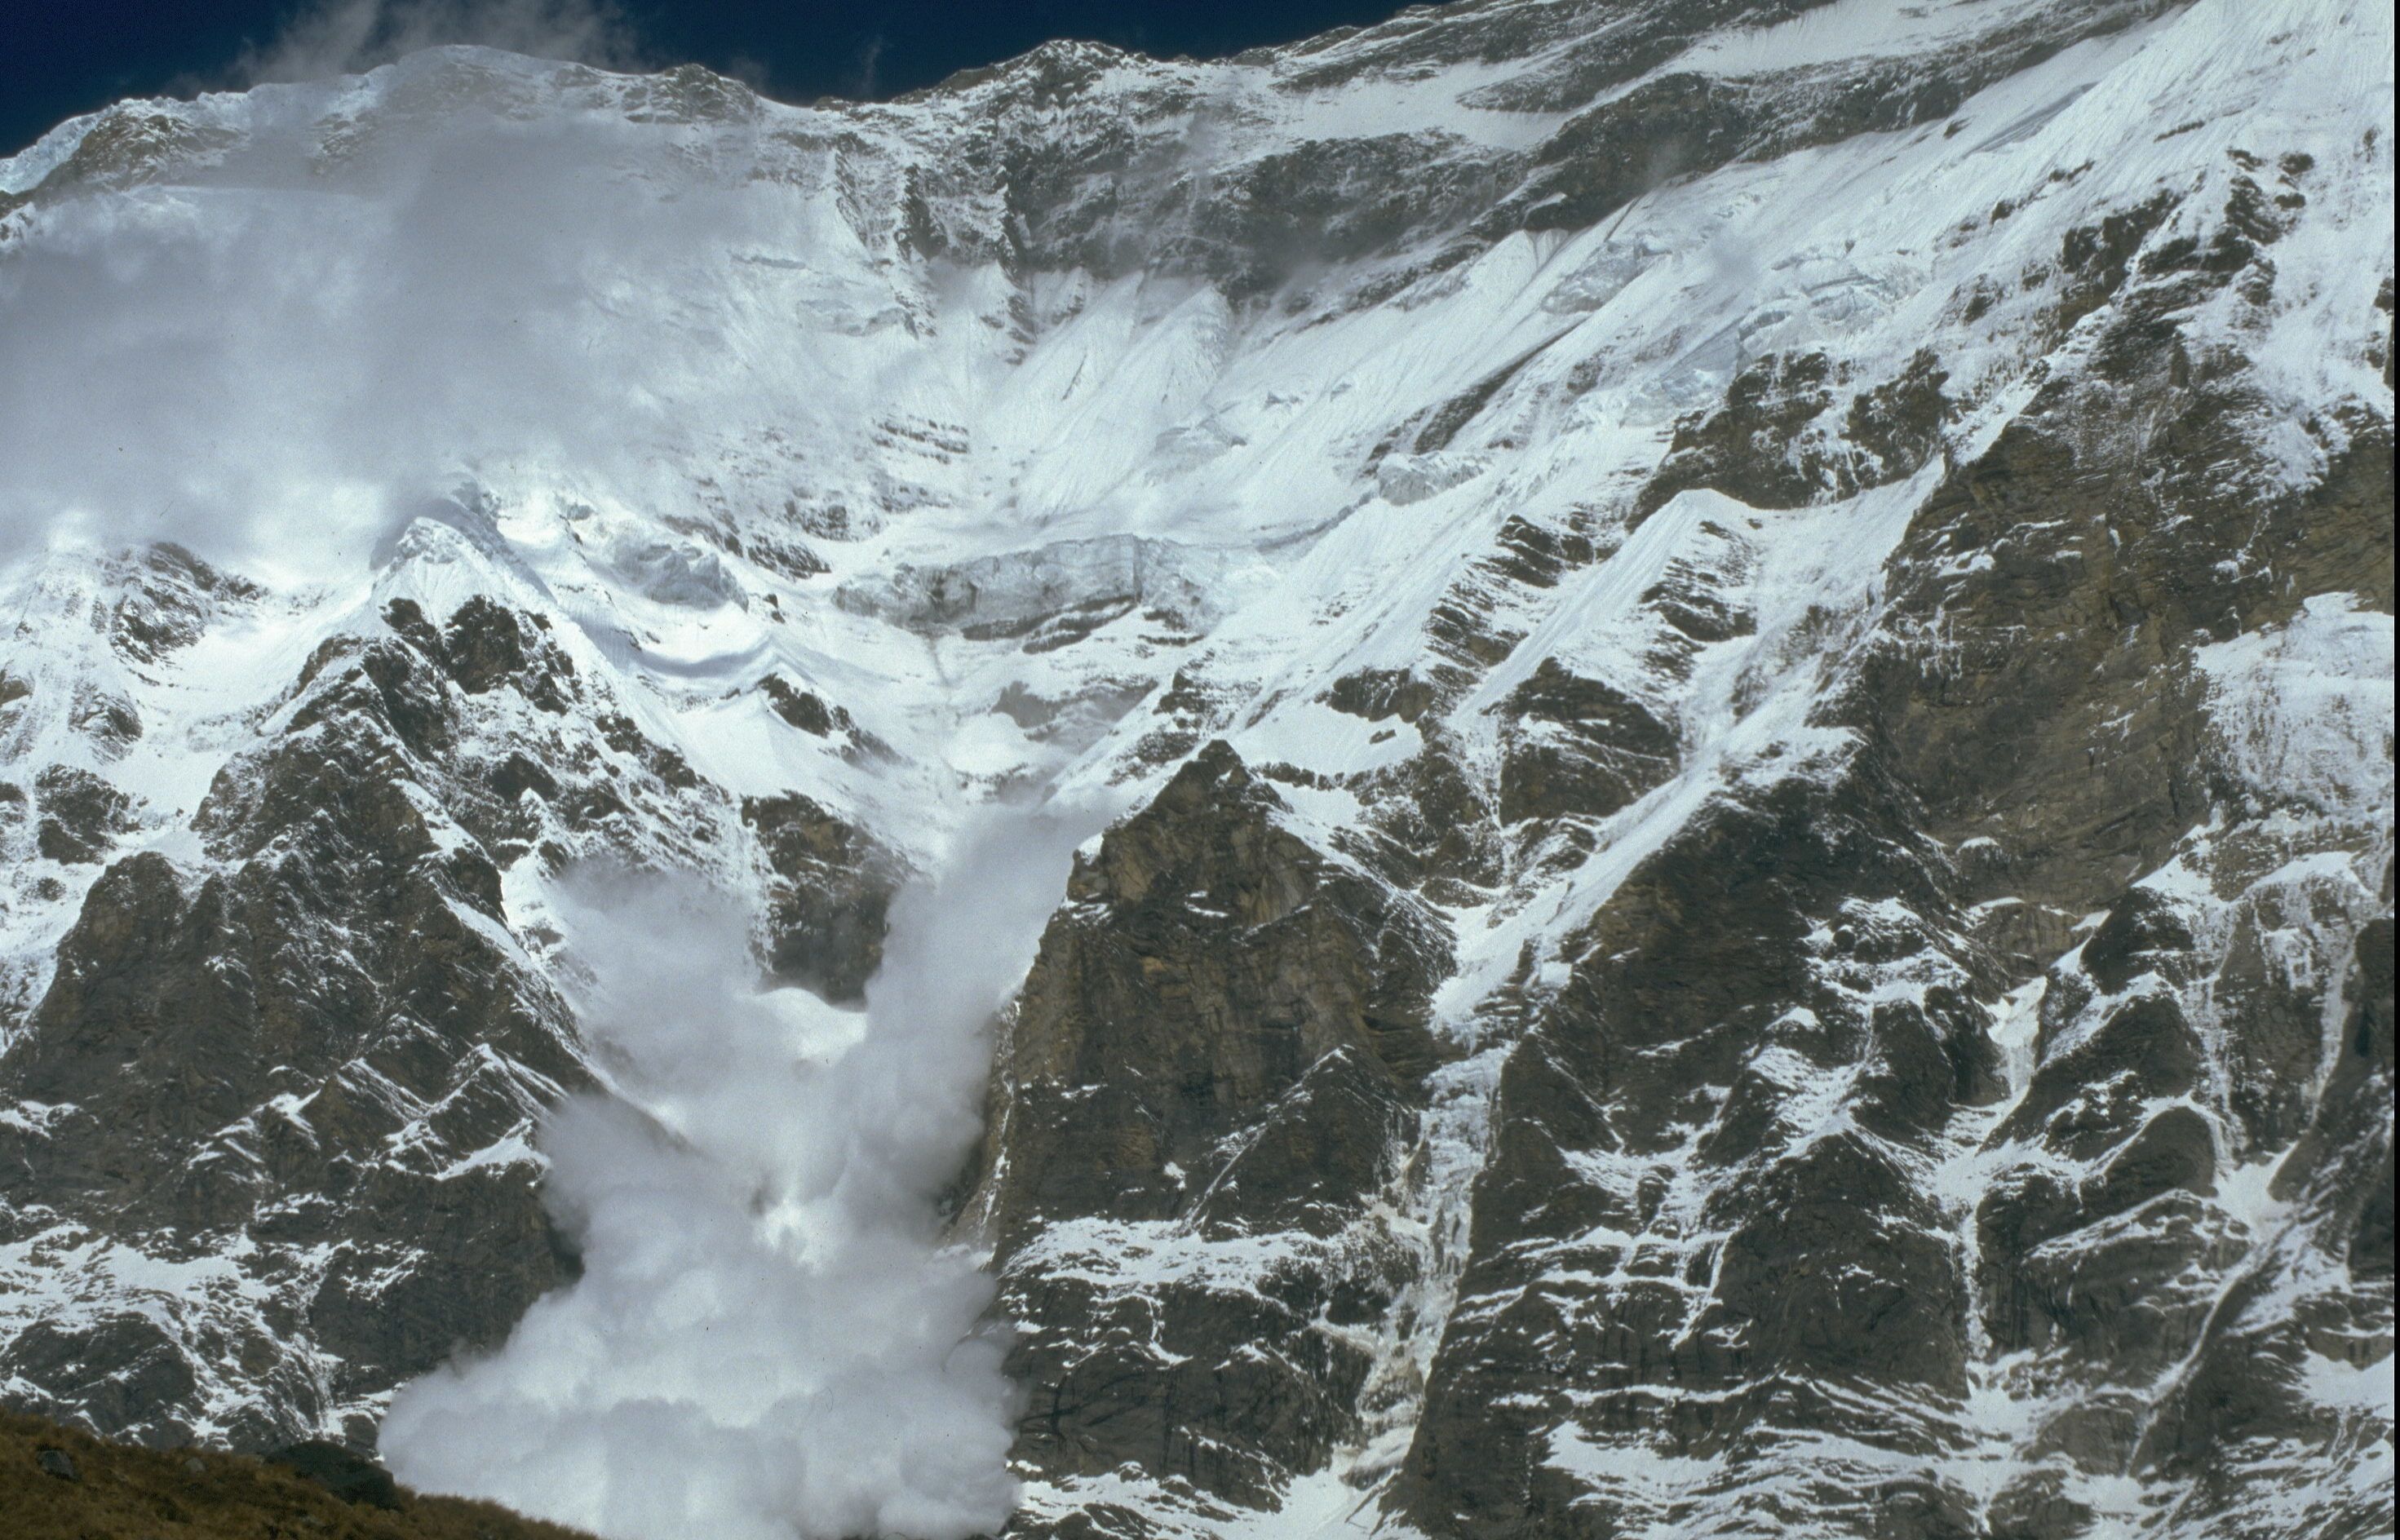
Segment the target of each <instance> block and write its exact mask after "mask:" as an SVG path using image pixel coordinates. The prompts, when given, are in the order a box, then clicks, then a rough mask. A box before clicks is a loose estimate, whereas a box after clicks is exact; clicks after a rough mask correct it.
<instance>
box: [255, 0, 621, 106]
mask: <svg viewBox="0 0 2400 1540" xmlns="http://www.w3.org/2000/svg"><path fill="white" fill-rule="evenodd" d="M445 43H471V44H476V45H479V46H481V47H484V48H505V49H507V50H508V51H509V52H511V53H522V54H526V55H530V56H531V57H533V58H536V59H564V60H570V61H574V62H576V63H580V64H597V65H599V66H601V67H602V68H604V69H632V68H635V67H637V66H638V65H639V64H640V63H641V49H640V48H639V46H638V45H637V43H636V42H635V40H634V30H633V26H632V24H631V23H630V22H629V21H628V20H626V18H625V15H624V13H623V12H622V11H620V10H619V9H618V8H617V7H614V6H612V5H608V4H607V3H606V0H325V3H322V4H320V5H317V6H315V7H310V8H308V9H307V10H304V11H302V12H300V14H298V15H297V16H295V17H293V19H292V20H291V22H290V23H289V24H288V25H286V26H285V27H284V29H283V30H282V31H281V32H280V33H279V34H276V35H275V37H274V38H273V40H272V41H270V42H268V43H267V44H266V46H265V47H263V48H244V49H243V50H242V55H241V58H240V59H239V61H237V62H236V64H235V66H234V74H235V76H236V78H237V79H238V80H239V83H240V84H241V85H243V86H255V85H258V84H260V83H262V82H266V81H278V80H322V79H325V78H326V77H327V76H329V75H348V74H354V73H357V72H360V71H364V70H371V69H373V68H375V66H376V65H377V64H388V63H389V62H391V61H393V60H395V59H398V58H400V57H402V55H404V54H410V53H414V52H416V50H417V49H419V48H436V47H439V46H441V45H443V44H445Z"/></svg>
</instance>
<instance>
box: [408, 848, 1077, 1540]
mask: <svg viewBox="0 0 2400 1540" xmlns="http://www.w3.org/2000/svg"><path fill="white" fill-rule="evenodd" d="M1098 823H1099V820H1098V817H1096V816H1094V817H1077V816H1071V815H1067V814H1062V813H1060V812H1058V811H1056V810H1055V809H1054V810H1043V811H1027V810H1014V811H999V812H994V813H991V814H989V815H988V816H987V817H986V818H985V819H984V821H983V822H982V823H981V824H980V825H977V826H976V827H975V828H973V829H972V830H970V831H969V832H968V833H967V834H966V835H964V836H962V837H961V838H960V839H959V840H958V842H957V844H956V846H955V848H954V851H953V853H952V855H951V857H950V859H949V860H948V861H947V862H946V863H945V865H944V866H943V868H942V870H941V872H940V874H939V875H938V876H937V877H936V878H935V879H932V880H930V881H923V882H920V883H917V884H914V885H912V886H911V887H910V888H909V889H907V890H906V891H905V892H904V893H902V894H901V896H900V897H899V898H898V899H897V900H896V901H895V903H894V905H893V916H892V930H891V934H890V937H889V941H888V944H887V947H886V949H885V953H884V961H883V967H882V970H881V972H880V973H879V974H877V976H876V977H875V979H874V980H873V981H872V982H871V983H870V984H869V985H868V988H867V999H866V1011H865V1012H864V1013H863V1014H861V1013H856V1012H847V1011H841V1010H838V1009H836V1008H834V1007H831V1006H828V1005H825V1004H824V1003H823V1002H819V1001H817V1000H816V999H815V998H814V997H813V996H810V995H806V994H804V993H802V992H801V991H798V990H783V991H774V992H766V993H761V992H755V991H753V990H752V989H751V988H749V981H750V980H752V979H754V978H755V977H756V975H757V970H756V967H755V965H754V964H753V963H752V962H751V961H750V959H749V957H748V955H747V953H746V951H745V949H744V943H743V937H744V931H745V927H744V923H743V918H742V916H741V915H739V914H738V913H736V912H734V911H732V910H731V909H730V908H728V907H726V906H724V905H723V904H722V903H721V902H718V901H716V900H713V899H711V898H710V897H708V896H707V895H705V894H702V893H698V892H695V891H694V890H693V889H691V888H689V887H688V886H684V885H680V884H677V883H675V882H672V881H669V880H666V879H657V878H630V877H624V876H610V877H599V878H594V877H588V876H587V877H586V878H584V879H581V880H580V881H579V882H577V883H575V884H573V885H572V886H571V889H570V892H569V893H568V894H567V895H566V899H567V901H566V904H565V906H564V910H565V919H566V923H567V924H568V926H569V927H570V934H571V940H570V942H569V946H570V947H571V948H572V949H573V952H574V953H575V955H576V956H577V957H578V958H579V959H580V964H581V966H582V967H583V968H584V969H585V970H587V971H588V974H589V980H588V993H587V996H586V1002H585V1012H584V1017H585V1024H586V1030H587V1031H588V1032H589V1034H590V1036H591V1039H592V1041H593V1047H594V1050H595V1052H596V1054H597V1055H598V1056H599V1057H600V1059H601V1062H602V1065H603V1070H604V1073H606V1074H607V1076H608V1077H609V1078H610V1079H611V1081H612V1083H613V1089H614V1090H615V1092H616V1094H615V1095H614V1096H613V1097H587V1098H583V1099H580V1100H578V1101H575V1102H573V1103H570V1104H569V1105H568V1106H567V1107H566V1108H565V1109H564V1110H563V1111H560V1113H559V1114H558V1115H557V1116H556V1117H555V1118H554V1119H553V1120H552V1124H551V1125H550V1127H549V1128H548V1130H547V1131H546V1133H545V1135H544V1137H543V1141H542V1142H543V1146H544V1149H545V1151H546V1152H547V1153H548V1154H549V1156H550V1158H551V1161H552V1172H551V1178H550V1186H549V1194H550V1201H551V1203H552V1208H553V1211H554V1212H555V1214H556V1215H557V1217H558V1219H559V1220H560V1222H561V1224H562V1225H563V1227H564V1228H565V1229H566V1231H567V1233H569V1234H570V1235H571V1236H573V1237H574V1238H575V1239H576V1240H577V1241H578V1243H579V1245H580V1249H581V1253H582V1258H583V1267H584V1271H583V1273H582V1275H581V1276H580V1278H578V1279H577V1280H576V1281H575V1282H574V1283H572V1284H570V1285H568V1286H567V1287H566V1288H562V1289H559V1290H558V1291H556V1292H554V1293H552V1294H551V1295H550V1296H548V1297H547V1298H545V1299H543V1300H542V1301H540V1302H539V1303H537V1304H536V1305H535V1306H534V1307H533V1309H532V1310H531V1311H530V1312H528V1313H527V1315H526V1316H525V1320H524V1321H523V1322H522V1323H521V1324H520V1325H519V1326H518V1328H517V1329H516V1331H515V1332H514V1333H513V1334H512V1335H511V1337H510V1338H509V1340H508V1342H507V1343H506V1344H505V1345H504V1346H502V1347H501V1348H500V1349H499V1350H498V1352H497V1353H495V1354H493V1355H491V1356H488V1357H484V1358H480V1359H472V1360H469V1361H466V1362H462V1363H460V1364H457V1365H456V1366H454V1367H452V1368H448V1369H445V1370H441V1371H438V1372H436V1373H434V1374H432V1375H430V1376H429V1377H427V1378H426V1379H423V1380H420V1381H418V1382H416V1383H414V1384H412V1385H409V1386H407V1387H406V1388H404V1389H403V1390H402V1392H401V1393H400V1395H399V1396H398V1397H396V1398H395V1400H394V1401H393V1404H392V1408H391V1412H390V1416H389V1419H388V1420H387V1421H386V1423H385V1424H384V1428H383V1436H382V1441H383V1451H384V1453H385V1455H386V1456H387V1457H388V1458H389V1461H390V1462H391V1465H392V1467H393V1469H394V1470H395V1471H397V1472H398V1473H399V1474H400V1475H401V1477H402V1479H405V1480H408V1481H410V1482H413V1483H415V1484H416V1485H417V1486H420V1487H426V1488H431V1489H434V1490H439V1491H445V1492H462V1493H467V1494H470V1495H476V1496H486V1497H492V1498H497V1499H498V1500H500V1501H503V1502H506V1503H509V1504H511V1505H512V1506H517V1507H519V1508H522V1509H525V1510H526V1511H529V1512H532V1513H536V1514H539V1515H543V1516H545V1517H549V1518H552V1519H555V1520H561V1521H564V1522H568V1523H573V1524H580V1525H582V1526H584V1527H586V1528H589V1529H592V1530H593V1531H595V1532H597V1533H600V1534H602V1535H606V1536H609V1537H611V1540H685V1537H688V1536H691V1535H701V1534H704V1535H709V1536H713V1537H721V1540H745V1537H749V1536H757V1537H760V1540H765V1537H768V1536H773V1537H776V1540H791V1537H792V1536H794V1535H798V1536H800V1537H802V1540H840V1537H848V1536H857V1535H888V1536H908V1537H911V1540H958V1537H961V1536H964V1535H968V1534H972V1533H976V1532H978V1531H983V1532H989V1531H993V1530H997V1529H998V1528H999V1527H1000V1525H1001V1524H1002V1522H1003V1521H1004V1520H1006V1518H1007V1516H1008V1514H1009V1511H1010V1509H1011V1508H1012V1507H1013V1506H1015V1501H1016V1489H1015V1484H1014V1481H1013V1479H1011V1477H1010V1475H1009V1473H1008V1469H1007V1466H1006V1463H1005V1462H1006V1455H1007V1451H1008V1446H1009V1442H1010V1438H1011V1437H1012V1433H1013V1426H1014V1420H1015V1413H1016V1402H1015V1397H1014V1395H1013V1393H1012V1390H1011V1387H1010V1385H1009V1383H1008V1382H1007V1381H1006V1380H1005V1379H1004V1378H1003V1377H1002V1373H1001V1357H1002V1342H999V1341H997V1340H995V1338H994V1336H993V1335H992V1333H991V1332H990V1331H989V1330H988V1329H983V1328H979V1327H978V1325H977V1322H978V1321H979V1319H980V1318H981V1316H982V1314H983V1312H984V1310H985V1307H986V1306H987V1305H988V1304H989V1302H990V1298H991V1284H990V1281H989V1277H988V1276H987V1275H986V1274H983V1273H981V1272H980V1271H978V1269H977V1267H976V1261H975V1258H974V1257H973V1256H971V1255H969V1254H967V1253H966V1252H964V1251H963V1250H961V1249H960V1248H958V1247H949V1246H946V1245H945V1244H944V1243H943V1239H942V1235H941V1232H940V1217H939V1214H938V1212H937V1207H938V1203H939V1195H940V1193H941V1192H943V1190H944V1189H945V1188H946V1187H947V1186H948V1184H950V1183H951V1182H952V1181H953V1180H954V1179H956V1177H957V1175H958V1173H959V1171H960V1170H961V1167H962V1166H963V1165H964V1164H965V1162H966V1160H967V1159H968V1157H969V1155H970V1152H971V1151H972V1148H973V1145H974V1142H975V1138H976V1137H977V1134H978V1131H979V1125H980V1124H979V1120H980V1115H981V1108H982V1098H983V1092H984V1083H985V1078H986V1076H987V1074H988V1072H989V1036H988V1032H989V1025H990V1022H991V1020H992V1017H993V1016H994V1015H995V1014H996V1013H997V1012H998V1011H999V1010H1000V1009H1001V1007H1002V1005H1003V1004H1004V1002H1005V1001H1006V1000H1007V998H1008V996H1009V995H1010V994H1011V993H1012V992H1013V991H1014V989H1015V988H1016V985H1017V983H1018V982H1019V981H1020V980H1021V979H1022V978H1023V976H1024V974H1025V971H1026V969H1027V967H1028V966H1029V965H1030V962H1031V961H1032V956H1033V952H1034V948H1035V947H1036V944H1037V942H1038V940H1039V936H1040V931H1041V926H1042V923H1043V919H1044V918H1045V917H1046V916H1047V914H1048V913H1049V911H1050V909H1051V908H1052V906H1055V905H1056V903H1057V900H1058V895H1059V893H1060V892H1061V891H1062V889H1063V887H1064V884H1065V877H1066V869H1067V865H1068V863H1069V859H1070V852H1072V850H1073V848H1074V846H1075V844H1076V843H1077V842H1078V841H1079V840H1080V839H1081V838H1084V836H1085V835H1087V834H1089V833H1091V832H1092V831H1093V830H1094V829H1096V828H1097V827H1098Z"/></svg>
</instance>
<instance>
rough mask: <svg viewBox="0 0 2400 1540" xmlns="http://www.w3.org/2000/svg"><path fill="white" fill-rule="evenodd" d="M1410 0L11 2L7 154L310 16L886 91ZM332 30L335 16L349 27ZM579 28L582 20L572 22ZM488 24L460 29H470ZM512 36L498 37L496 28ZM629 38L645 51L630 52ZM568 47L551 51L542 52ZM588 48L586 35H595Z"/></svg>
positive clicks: (1261, 37)
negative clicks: (1049, 48)
mask: <svg viewBox="0 0 2400 1540" xmlns="http://www.w3.org/2000/svg"><path fill="white" fill-rule="evenodd" d="M1401 4H1402V0H885V3H883V4H869V3H864V0H680V3H676V0H613V3H610V0H306V3H304V0H149V3H141V0H0V155H7V154H11V153H13V152H15V151H16V150H18V149H20V148H22V147H23V146H24V145H26V144H28V143H32V142H33V141H34V139H35V138H37V137H38V136H39V135H40V134H41V133H42V132H43V130H45V129H48V128H49V127H50V126H51V125H53V124H55V123H57V122H58V121H59V120H61V118H65V117H69V116H73V115H75V114H76V113H80V112H89V111H90V110H91V109H93V108H95V107H100V106H102V105H105V104H106V103H108V102H113V101H116V100H117V99H118V98H120V97H125V96H138V95H155V94H157V93H160V92H170V91H171V92H177V93H181V94H189V93H190V92H191V91H192V90H194V89H202V88H210V87H223V86H229V85H239V84H244V83H247V82H246V80H245V71H254V70H255V69H256V67H257V63H258V61H260V60H262V59H273V58H275V57H277V56H278V54H279V44H280V45H282V50H283V52H284V53H285V54H286V55H288V54H289V52H290V43H291V39H292V38H293V35H294V34H295V31H296V32H299V33H303V34H305V33H307V31H308V29H309V26H310V23H311V22H312V20H313V21H314V22H315V23H316V24H317V30H318V32H319V33H320V34H321V33H322V32H324V31H327V30H328V28H327V26H326V23H328V22H335V23H338V22H339V21H341V20H350V21H352V22H353V23H363V22H366V21H372V22H374V23H375V25H376V26H377V27H379V28H380V29H381V30H380V32H378V33H377V34H375V35H377V36H378V37H386V38H388V37H389V36H391V35H394V34H397V33H398V32H399V31H400V30H401V29H402V28H405V29H407V33H408V35H410V36H412V37H416V38H422V37H424V36H425V35H427V34H429V33H431V34H439V35H437V37H436V40H463V41H477V42H484V41H492V42H502V43H505V42H507V41H508V40H509V36H510V35H511V34H510V33H509V28H510V27H511V25H515V26H518V27H519V28H520V31H519V32H518V33H516V34H513V35H517V36H523V35H525V34H524V33H523V31H522V26H523V24H524V23H525V20H526V19H527V18H535V19H539V18H541V17H545V16H547V17H552V18H559V17H565V18H566V19H567V20H569V21H570V22H572V23H574V24H576V25H580V26H581V27H583V28H584V30H585V31H586V32H587V34H588V32H589V31H590V28H591V21H592V19H593V12H594V10H595V7H596V9H597V10H598V11H599V12H600V13H601V14H602V16H603V19H604V20H605V22H606V25H605V26H604V28H603V29H602V31H603V33H604V35H605V39H606V42H607V46H608V48H609V49H610V50H611V51H612V52H613V54H614V57H615V58H616V59H618V60H619V61H634V62H640V63H645V64H672V63H681V62H685V61H699V62H701V63H703V64H706V65H709V66H711V67H712V68H716V69H720V70H726V71H728V72H729V73H733V74H738V75H742V76H743V77H744V78H745V79H748V80H750V81H751V82H752V83H753V84H755V85H757V86H758V87H760V88H761V89H764V90H766V91H767V92H768V93H769V94H770V95H772V96H778V97H782V98H784V99H786V100H806V99H807V98H810V97H812V96H818V95H823V94H828V93H832V94H840V95H846V96H858V95H873V96H889V95H892V94H893V93H895V92H898V91H904V90H908V89H912V88H915V87H919V86H926V85H931V84H932V83H934V81H936V80H939V79H941V78H942V77H943V76H944V75H948V74H949V73H950V72H952V71H953V70H959V69H964V68H966V67H968V66H970V65H974V64H986V63H990V62H992V61H996V60H1001V59H1006V58H1009V57H1011V56H1013V55H1015V54H1018V53H1022V52H1024V51H1025V50H1026V49H1027V48H1032V47H1033V46H1034V45H1036V44H1038V43H1042V42H1043V41H1046V40H1048V39H1050V38H1053V37H1089V38H1098V39H1101V40H1103V41H1106V42H1111V43H1116V44H1120V45H1122V46H1124V47H1126V48H1141V49H1143V50H1144V51H1146V52H1150V53H1156V54H1170V55H1171V54H1178V53H1184V54H1192V55H1194V56H1197V57H1207V56H1211V55H1220V54H1225V53H1233V52H1236V51H1238V50H1240V49H1242V48H1249V47H1252V46H1254V45H1257V44H1261V43H1277V42H1285V41H1289V40H1290V39H1292V38H1296V37H1304V36H1307V35H1308V34H1312V33H1316V32H1321V31H1324V30H1325V29H1326V28H1329V27H1333V26H1339V25H1342V24H1343V23H1358V22H1368V21H1375V20H1383V19H1384V18H1385V17H1388V16H1390V15H1392V14H1393V13H1394V12H1396V11H1398V9H1399V8H1400V7H1401ZM331 30H336V31H338V30H339V29H338V26H335V27H334V28H333V29H331ZM568 30H570V31H571V30H573V29H572V27H570V28H569V29H568ZM462 31H463V32H480V33H483V34H486V35H479V36H470V37H464V38H459V37H454V36H453V35H451V34H457V33H460V32H462ZM495 32H497V33H498V34H500V35H497V36H496V35H489V34H493V33H495ZM626 50H630V52H631V56H632V57H631V59H630V60H627V56H626ZM544 51H553V50H544ZM587 51H588V50H587Z"/></svg>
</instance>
